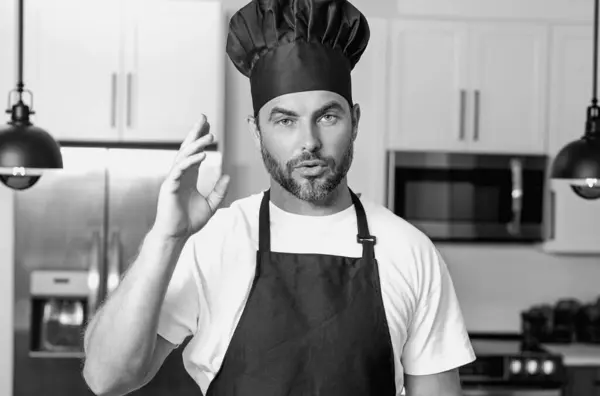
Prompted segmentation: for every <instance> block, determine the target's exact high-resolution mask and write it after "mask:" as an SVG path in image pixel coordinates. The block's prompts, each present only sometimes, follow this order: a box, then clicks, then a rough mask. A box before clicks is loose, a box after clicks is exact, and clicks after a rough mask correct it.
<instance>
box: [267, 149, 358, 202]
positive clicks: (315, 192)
mask: <svg viewBox="0 0 600 396" xmlns="http://www.w3.org/2000/svg"><path fill="white" fill-rule="evenodd" d="M260 151H261V154H262V158H263V162H264V164H265V168H266V169H267V172H269V175H271V177H272V178H273V180H275V181H276V182H277V183H278V184H279V185H281V187H283V188H284V189H285V190H286V191H288V192H289V193H290V194H292V195H293V196H295V197H296V198H298V199H301V200H303V201H308V202H319V201H323V200H324V199H325V198H327V197H328V196H329V194H331V192H333V191H334V190H335V189H336V188H337V187H338V186H339V185H340V183H341V182H342V180H344V178H345V177H346V175H347V174H348V171H349V170H350V165H351V164H352V159H353V156H354V142H353V140H352V139H350V142H349V143H348V146H347V147H346V150H344V154H343V155H342V158H341V159H340V162H339V164H338V163H336V161H335V159H333V158H332V157H324V156H322V155H321V154H320V153H319V152H304V153H302V155H300V156H298V157H296V158H293V159H291V160H289V161H287V162H286V163H285V164H280V163H279V162H278V161H277V160H276V159H275V157H273V156H272V155H271V153H269V151H268V150H267V149H266V148H265V145H264V144H263V142H262V140H261V142H260ZM316 160H318V161H322V162H324V163H325V164H326V167H327V168H328V171H326V172H325V173H324V174H322V175H319V176H317V177H303V178H302V179H301V181H298V180H296V179H294V177H293V176H292V172H293V171H294V169H295V168H296V166H297V165H298V164H300V163H302V162H304V161H316Z"/></svg>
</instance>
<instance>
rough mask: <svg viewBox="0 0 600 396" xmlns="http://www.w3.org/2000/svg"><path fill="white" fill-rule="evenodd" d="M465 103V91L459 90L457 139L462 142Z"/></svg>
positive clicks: (463, 137) (463, 136)
mask: <svg viewBox="0 0 600 396" xmlns="http://www.w3.org/2000/svg"><path fill="white" fill-rule="evenodd" d="M466 101H467V91H466V90H464V89H461V91H460V125H459V128H460V135H459V139H460V140H464V139H465V117H466V116H465V111H466V105H465V104H466Z"/></svg>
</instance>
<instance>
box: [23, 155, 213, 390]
mask: <svg viewBox="0 0 600 396" xmlns="http://www.w3.org/2000/svg"><path fill="white" fill-rule="evenodd" d="M62 150H63V156H64V163H65V169H64V170H61V171H53V172H50V173H46V174H44V175H43V176H42V178H41V179H40V180H39V181H38V183H37V184H36V185H35V186H34V187H33V188H31V189H29V190H25V191H20V192H16V193H15V263H14V264H15V271H14V274H15V275H14V276H15V289H14V290H15V317H14V320H15V321H14V336H15V344H14V395H15V396H39V395H44V396H79V395H81V396H84V395H92V392H91V391H89V389H88V387H87V386H86V384H85V382H84V380H83V377H82V374H81V371H82V362H83V355H82V340H83V333H82V331H83V328H84V326H85V324H86V323H87V321H88V320H89V318H90V316H91V315H92V314H93V313H94V312H95V311H96V309H97V308H98V306H99V304H101V302H102V301H103V300H104V298H105V296H106V293H107V291H110V290H112V289H114V288H115V287H117V285H118V282H119V280H120V279H121V277H122V274H123V272H124V271H126V269H127V268H128V266H129V265H130V264H131V263H132V262H133V261H134V260H135V258H136V256H137V254H138V251H139V248H140V245H141V242H142V239H143V238H144V236H145V235H146V233H147V232H148V230H149V229H150V227H151V226H152V224H153V222H154V218H155V214H156V205H157V198H158V191H159V187H160V184H161V183H162V181H163V180H164V178H165V177H166V174H167V173H168V172H169V170H170V168H171V165H172V163H173V160H174V156H175V154H176V151H175V150H164V149H163V150H151V149H122V148H85V147H68V148H63V149H62ZM220 173H221V154H220V153H219V152H217V151H213V152H208V156H207V159H206V160H205V162H204V163H203V164H202V166H201V167H200V177H199V184H198V188H199V189H200V191H201V192H204V193H206V192H208V191H210V190H211V189H212V187H213V185H214V183H215V181H216V180H217V179H218V177H219V175H220ZM127 331H135V329H128V330H127ZM184 346H185V344H184V345H183V346H181V347H180V348H178V349H177V350H175V351H174V352H173V353H172V354H171V356H170V357H169V358H168V359H167V361H166V362H165V365H164V366H163V368H162V369H161V371H160V372H159V373H158V374H157V376H156V377H155V378H154V380H153V381H152V382H151V383H150V384H148V385H147V386H145V387H144V388H142V389H140V390H138V391H136V392H134V393H132V395H155V396H158V395H171V394H173V395H178V396H185V395H200V394H201V392H200V389H199V388H198V386H197V385H196V384H195V383H194V382H193V381H192V380H191V378H190V377H189V376H188V374H187V373H186V372H185V369H184V367H183V363H182V360H181V352H182V349H183V347H184Z"/></svg>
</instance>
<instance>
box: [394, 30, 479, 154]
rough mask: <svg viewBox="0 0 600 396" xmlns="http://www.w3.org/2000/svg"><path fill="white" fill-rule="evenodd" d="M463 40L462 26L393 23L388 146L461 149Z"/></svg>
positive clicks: (465, 58) (464, 85) (463, 75)
mask: <svg viewBox="0 0 600 396" xmlns="http://www.w3.org/2000/svg"><path fill="white" fill-rule="evenodd" d="M467 37H468V33H467V26H466V25H465V24H463V23H454V22H424V21H423V22H422V21H404V20H401V21H394V23H393V25H392V28H391V43H390V44H391V46H392V47H391V63H390V64H391V67H390V84H389V87H388V90H389V94H390V101H389V106H390V107H389V115H390V119H389V126H388V128H389V132H388V138H389V146H390V147H391V148H394V149H398V150H407V149H415V150H421V149H422V150H460V149H463V148H464V146H465V143H464V139H465V137H464V134H465V125H464V121H465V120H466V118H465V117H466V114H465V112H466V103H465V102H466V96H467V92H466V89H467V75H466V71H467Z"/></svg>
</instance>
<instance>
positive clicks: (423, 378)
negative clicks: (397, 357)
mask: <svg viewBox="0 0 600 396" xmlns="http://www.w3.org/2000/svg"><path fill="white" fill-rule="evenodd" d="M404 387H405V389H406V396H462V390H461V386H460V378H459V375H458V369H453V370H449V371H444V372H441V373H437V374H430V375H408V374H407V375H405V376H404Z"/></svg>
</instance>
